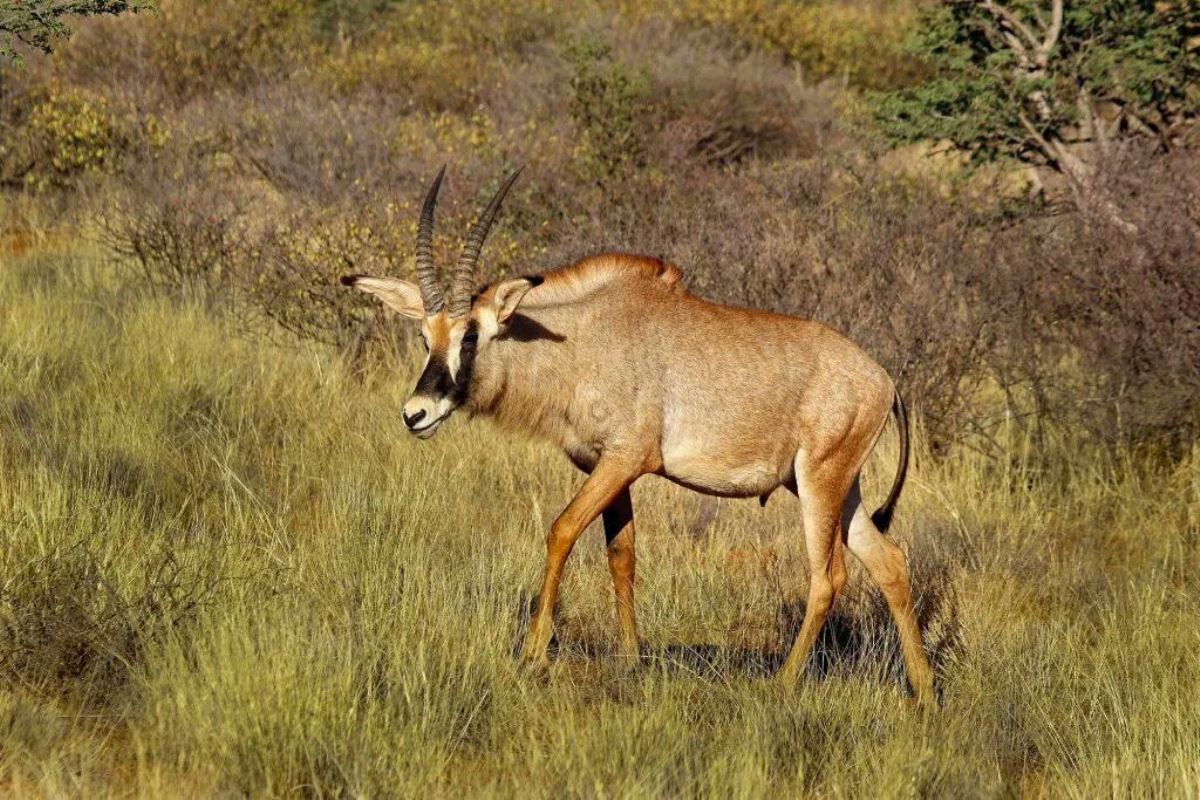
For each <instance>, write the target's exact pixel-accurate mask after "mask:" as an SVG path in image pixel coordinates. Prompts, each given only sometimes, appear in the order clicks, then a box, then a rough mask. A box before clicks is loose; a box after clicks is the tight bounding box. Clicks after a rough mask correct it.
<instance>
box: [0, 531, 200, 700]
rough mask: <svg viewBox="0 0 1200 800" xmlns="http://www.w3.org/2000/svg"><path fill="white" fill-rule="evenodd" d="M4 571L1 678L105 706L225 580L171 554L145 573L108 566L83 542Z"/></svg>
mask: <svg viewBox="0 0 1200 800" xmlns="http://www.w3.org/2000/svg"><path fill="white" fill-rule="evenodd" d="M15 557H16V554H15V553H14V554H13V558H15ZM0 563H3V562H0ZM6 566H8V567H10V568H11V569H10V570H9V571H7V572H6V573H5V574H6V575H7V576H8V577H7V578H6V580H5V582H4V583H3V584H2V585H0V680H2V681H3V682H5V683H11V684H13V685H18V686H23V687H26V688H31V689H35V690H40V689H43V688H44V689H46V690H48V691H51V692H55V693H57V692H60V691H63V690H64V689H71V690H75V689H79V690H84V691H85V692H86V697H84V698H80V699H86V700H87V701H89V702H93V703H98V704H109V703H115V702H116V701H117V700H118V699H119V697H120V694H119V690H120V689H122V688H123V687H124V686H125V684H126V682H127V681H128V680H129V678H130V677H131V674H130V673H131V669H132V668H133V666H134V665H135V664H136V663H137V662H138V660H139V658H140V656H141V654H142V652H143V651H144V648H145V647H146V645H147V644H149V643H150V642H152V641H155V640H156V639H160V638H161V637H162V636H164V635H165V634H166V633H167V632H168V631H170V630H172V629H174V628H176V627H177V626H180V625H183V624H186V623H187V622H189V621H190V620H191V619H192V618H194V616H195V614H196V613H197V612H198V611H199V610H200V609H201V608H202V607H203V606H204V604H205V603H206V602H208V601H209V600H210V599H211V597H212V593H213V591H214V590H215V589H216V587H217V584H218V579H217V578H216V577H215V573H214V572H213V570H212V565H208V566H205V565H203V564H200V563H185V562H183V561H181V560H180V559H179V557H178V556H177V555H176V553H175V552H174V551H173V550H172V549H169V548H168V549H163V550H161V551H159V552H157V553H155V554H152V555H150V556H148V557H147V558H146V559H145V560H144V562H143V563H141V564H140V565H138V566H139V567H140V572H139V571H138V570H137V569H129V567H130V565H120V566H118V565H115V564H112V563H105V562H104V560H103V559H102V558H101V557H99V556H98V555H97V554H96V553H94V552H92V551H91V550H90V549H89V548H88V546H87V544H86V543H84V542H80V543H78V544H75V545H73V546H68V547H61V548H54V549H52V550H50V551H49V552H46V553H42V554H39V555H38V556H36V557H34V558H32V559H29V560H28V561H27V562H25V563H23V564H21V565H20V566H18V565H17V564H16V563H12V562H11V560H10V563H8V564H7V565H6Z"/></svg>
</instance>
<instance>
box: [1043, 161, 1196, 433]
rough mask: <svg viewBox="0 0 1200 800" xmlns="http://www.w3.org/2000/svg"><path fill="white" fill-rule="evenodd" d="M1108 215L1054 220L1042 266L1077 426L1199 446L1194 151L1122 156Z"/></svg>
mask: <svg viewBox="0 0 1200 800" xmlns="http://www.w3.org/2000/svg"><path fill="white" fill-rule="evenodd" d="M1105 181H1106V182H1107V185H1106V186H1104V187H1103V189H1104V194H1105V195H1107V196H1109V197H1112V198H1114V199H1115V202H1116V203H1118V204H1119V206H1120V208H1119V216H1121V217H1123V218H1124V219H1125V220H1128V221H1130V222H1132V223H1133V224H1134V225H1135V226H1136V229H1137V230H1136V233H1131V232H1129V231H1127V230H1122V229H1120V228H1119V227H1116V226H1114V224H1113V223H1112V221H1111V220H1112V214H1111V213H1109V211H1110V210H1109V209H1098V210H1095V211H1093V212H1092V213H1090V214H1089V213H1085V214H1081V215H1078V216H1073V217H1069V218H1067V219H1066V220H1064V226H1065V227H1066V229H1067V231H1066V234H1065V235H1064V237H1063V241H1064V246H1063V247H1062V248H1061V250H1058V251H1056V252H1053V253H1051V254H1050V257H1048V258H1045V259H1044V260H1043V261H1042V262H1041V263H1040V264H1039V268H1040V269H1043V270H1045V272H1046V274H1047V278H1046V289H1047V291H1046V294H1047V296H1046V297H1045V298H1044V302H1045V305H1046V307H1047V309H1046V318H1045V322H1044V324H1045V325H1046V326H1047V329H1049V330H1053V331H1056V332H1057V334H1058V335H1059V336H1060V337H1061V338H1062V339H1063V340H1065V341H1066V342H1068V343H1069V344H1070V346H1071V350H1072V353H1073V354H1074V355H1075V356H1076V358H1077V365H1075V369H1073V370H1067V371H1065V375H1066V377H1067V378H1068V379H1071V378H1074V380H1069V384H1070V385H1071V386H1072V387H1073V392H1074V395H1075V396H1074V398H1073V399H1074V400H1075V403H1074V406H1075V409H1076V410H1077V411H1078V412H1079V413H1080V414H1081V421H1082V422H1083V423H1084V424H1085V425H1086V426H1087V428H1088V430H1089V431H1090V432H1092V433H1093V434H1094V435H1097V436H1100V437H1102V438H1104V439H1110V440H1113V439H1115V440H1118V441H1123V442H1140V443H1143V444H1165V445H1167V447H1168V449H1169V451H1170V452H1173V453H1176V454H1180V453H1182V452H1184V451H1186V449H1187V447H1188V446H1189V445H1190V443H1191V442H1193V441H1195V440H1196V438H1197V436H1198V435H1200V151H1197V150H1195V149H1192V150H1180V151H1176V152H1173V153H1169V154H1166V155H1159V154H1156V153H1154V152H1152V151H1147V150H1136V149H1131V150H1129V151H1128V152H1126V153H1124V154H1123V156H1122V157H1121V159H1120V160H1119V161H1117V162H1115V163H1113V164H1111V165H1110V169H1109V170H1108V171H1107V173H1106V175H1105Z"/></svg>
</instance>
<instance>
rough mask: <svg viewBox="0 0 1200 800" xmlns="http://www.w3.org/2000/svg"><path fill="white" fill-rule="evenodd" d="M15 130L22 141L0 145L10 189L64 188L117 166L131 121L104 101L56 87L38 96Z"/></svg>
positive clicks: (0, 163) (0, 168) (0, 170)
mask: <svg viewBox="0 0 1200 800" xmlns="http://www.w3.org/2000/svg"><path fill="white" fill-rule="evenodd" d="M11 111H15V112H16V113H17V115H18V119H17V120H16V121H15V124H14V127H16V128H17V129H18V130H19V131H20V134H19V137H18V138H15V140H14V141H12V142H11V143H8V144H3V145H0V174H3V180H4V182H5V183H8V184H10V185H21V186H23V187H26V188H30V189H34V190H38V191H41V190H46V189H50V188H65V187H69V186H72V185H73V184H74V183H75V182H76V181H77V180H78V179H79V178H80V177H83V176H86V175H89V174H91V175H95V174H97V173H100V172H104V171H107V170H110V169H112V168H113V167H115V166H116V165H117V163H118V162H119V160H120V158H121V156H122V155H123V153H124V151H125V149H126V148H127V147H128V145H129V143H130V138H131V136H130V131H129V129H128V127H127V121H126V120H123V119H122V118H121V117H120V116H119V115H118V114H117V112H116V111H114V109H113V106H112V104H111V103H110V102H109V100H108V99H107V98H105V97H103V96H97V95H91V94H88V93H85V92H81V91H78V90H75V89H64V88H61V87H57V86H53V87H48V88H47V89H45V90H43V91H41V92H38V93H37V94H36V95H35V97H34V98H32V99H31V100H30V102H29V103H28V107H27V111H26V113H25V114H24V115H23V118H21V117H22V114H21V111H22V110H21V109H10V112H11Z"/></svg>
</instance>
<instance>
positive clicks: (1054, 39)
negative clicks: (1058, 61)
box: [1038, 0, 1063, 69]
mask: <svg viewBox="0 0 1200 800" xmlns="http://www.w3.org/2000/svg"><path fill="white" fill-rule="evenodd" d="M1062 23H1063V0H1054V5H1053V6H1052V8H1051V10H1050V27H1049V28H1047V29H1046V38H1045V39H1043V40H1042V43H1041V45H1040V46H1039V47H1038V66H1040V67H1042V68H1043V69H1045V68H1046V64H1047V63H1048V62H1049V60H1050V51H1051V50H1053V49H1054V46H1055V45H1057V44H1058V37H1059V35H1060V34H1061V33H1062Z"/></svg>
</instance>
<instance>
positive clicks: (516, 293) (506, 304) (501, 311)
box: [492, 275, 542, 325]
mask: <svg viewBox="0 0 1200 800" xmlns="http://www.w3.org/2000/svg"><path fill="white" fill-rule="evenodd" d="M541 282H542V278H541V276H540V275H535V276H533V277H530V278H513V279H512V280H511V281H505V282H504V283H501V284H500V285H498V286H497V287H496V291H495V292H494V293H493V294H492V307H493V308H494V309H496V321H497V322H499V323H500V324H501V325H504V324H505V323H507V322H508V321H509V320H510V319H511V318H512V315H513V314H515V313H517V306H519V305H521V301H522V300H524V299H525V295H526V294H527V293H528V292H529V290H530V289H532V288H533V287H534V286H537V285H538V284H539V283H541Z"/></svg>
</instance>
